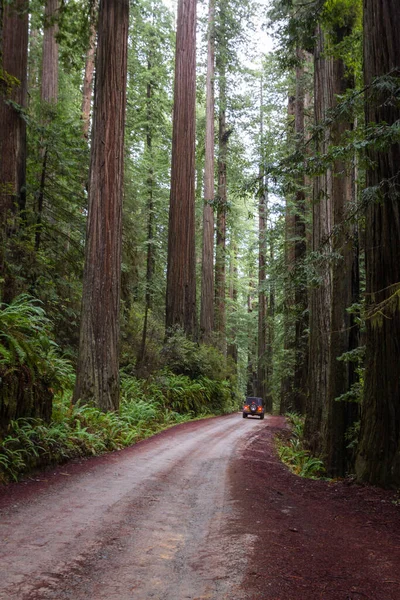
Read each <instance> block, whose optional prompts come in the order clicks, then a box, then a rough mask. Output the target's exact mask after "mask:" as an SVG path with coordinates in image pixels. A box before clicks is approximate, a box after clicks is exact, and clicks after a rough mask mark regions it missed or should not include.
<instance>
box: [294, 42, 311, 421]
mask: <svg viewBox="0 0 400 600" xmlns="http://www.w3.org/2000/svg"><path fill="white" fill-rule="evenodd" d="M297 58H298V60H299V62H300V65H299V66H298V67H297V69H296V101H295V133H296V145H297V149H298V151H299V152H303V147H304V140H305V132H304V98H305V93H304V66H303V63H304V60H305V57H304V52H303V51H302V50H300V49H298V50H297ZM297 185H298V189H297V191H296V198H295V215H294V234H295V243H294V263H295V264H294V269H295V277H296V288H295V298H294V303H295V310H296V323H295V342H294V344H295V368H294V380H293V401H292V405H293V407H294V409H295V411H296V412H298V413H299V414H304V412H305V406H306V398H307V391H308V390H307V383H308V294H307V277H306V274H305V268H304V261H305V258H306V251H307V246H306V195H305V189H304V188H305V176H304V173H302V174H300V175H299V177H298V181H297Z"/></svg>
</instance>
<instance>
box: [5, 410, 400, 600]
mask: <svg viewBox="0 0 400 600" xmlns="http://www.w3.org/2000/svg"><path fill="white" fill-rule="evenodd" d="M283 430H285V422H284V419H283V418H282V417H267V418H266V419H265V420H264V421H260V420H258V419H251V418H249V419H242V418H241V415H240V414H235V415H229V416H226V417H217V418H215V419H207V420H205V421H196V422H192V423H185V424H182V425H178V426H176V427H173V428H172V429H169V430H167V431H164V432H162V433H160V434H158V435H156V436H154V437H153V438H150V439H148V440H145V441H143V442H140V443H139V444H137V445H136V446H133V447H131V448H126V449H125V450H122V451H120V452H114V453H111V454H109V455H105V456H101V457H97V458H93V459H87V460H82V461H75V462H73V463H70V464H68V465H64V466H62V467H58V468H56V469H52V470H51V471H48V472H46V473H42V474H38V475H35V476H34V477H32V478H31V479H27V480H26V481H25V482H21V483H19V484H12V485H8V486H3V488H0V598H1V599H2V600H44V599H53V600H147V599H155V600H185V599H187V600H261V599H265V600H360V599H361V600H365V599H367V600H400V506H399V505H398V504H397V500H398V496H396V494H394V493H393V492H388V491H384V490H378V489H375V488H371V487H367V486H359V485H356V484H355V483H353V482H350V481H335V482H328V481H322V480H319V481H314V480H306V479H301V478H299V477H297V476H296V475H293V474H292V473H290V471H289V470H288V469H287V468H286V467H285V466H284V465H283V464H282V463H281V462H280V461H279V459H278V457H277V453H276V449H275V441H274V439H275V436H276V434H277V433H279V432H282V431H283Z"/></svg>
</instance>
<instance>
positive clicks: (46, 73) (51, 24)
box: [41, 0, 60, 103]
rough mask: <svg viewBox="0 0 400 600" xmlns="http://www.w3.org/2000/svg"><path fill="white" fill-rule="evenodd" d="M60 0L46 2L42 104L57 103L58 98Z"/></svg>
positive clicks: (47, 0)
mask: <svg viewBox="0 0 400 600" xmlns="http://www.w3.org/2000/svg"><path fill="white" fill-rule="evenodd" d="M59 10H60V6H59V0H46V7H45V13H44V19H45V21H44V33H43V58H42V85H41V100H42V102H47V103H55V102H57V97H58V42H57V34H58V16H59Z"/></svg>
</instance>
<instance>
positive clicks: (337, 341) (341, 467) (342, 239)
mask: <svg viewBox="0 0 400 600" xmlns="http://www.w3.org/2000/svg"><path fill="white" fill-rule="evenodd" d="M348 33H350V31H349V32H348ZM345 35H346V31H345V30H344V28H343V27H341V28H340V30H339V31H338V32H337V39H338V41H340V40H341V39H343V37H344V36H345ZM332 85H333V93H334V106H335V105H336V104H337V100H336V97H337V95H344V94H345V92H346V90H347V89H348V88H349V87H352V86H353V82H352V81H350V80H349V78H348V77H347V76H346V69H345V65H344V63H343V61H342V60H341V59H337V58H335V59H334V60H333V73H332ZM351 127H352V123H348V122H345V121H344V120H338V119H337V120H336V121H335V122H334V123H333V125H332V130H331V132H332V142H333V144H334V145H336V146H339V145H340V143H341V140H342V136H343V134H344V133H345V132H346V131H347V130H349V129H351ZM352 192H353V185H352V171H351V165H350V164H348V163H347V162H346V161H343V160H336V161H334V163H333V166H332V227H333V234H332V251H333V253H334V256H335V255H336V256H338V255H340V258H339V259H338V258H336V259H335V258H334V259H333V260H332V261H331V278H332V293H333V298H332V313H331V335H330V367H329V368H330V378H329V389H328V397H327V407H326V413H325V414H326V417H325V421H324V423H323V429H322V438H323V448H322V454H323V456H324V458H325V462H326V469H327V473H328V474H329V475H330V476H332V477H337V476H344V475H345V473H346V466H347V457H348V453H347V451H346V445H347V444H346V431H347V429H348V427H349V426H350V425H352V421H351V416H352V415H354V414H356V411H354V407H353V408H352V407H351V406H350V405H349V403H347V402H343V401H342V402H338V401H337V400H336V398H337V397H338V396H340V395H342V394H344V393H346V392H348V391H349V389H350V386H351V383H352V381H351V379H352V376H351V369H350V364H349V363H348V362H345V361H339V360H338V359H339V357H340V356H342V355H343V354H344V353H345V352H348V351H349V350H351V349H352V347H353V348H354V346H352V325H354V323H353V322H352V318H351V316H350V315H349V313H348V312H347V309H348V308H349V306H351V304H352V302H353V291H354V290H353V276H354V274H356V273H357V270H358V263H357V260H358V255H357V251H356V247H355V239H354V233H355V231H354V226H353V225H352V224H351V223H350V222H349V219H348V217H349V214H348V213H349V207H350V204H351V202H352ZM356 279H358V278H357V276H356Z"/></svg>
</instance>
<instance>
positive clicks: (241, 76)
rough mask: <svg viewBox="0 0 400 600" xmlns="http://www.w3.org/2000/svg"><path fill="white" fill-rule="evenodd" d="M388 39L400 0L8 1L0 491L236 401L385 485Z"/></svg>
mask: <svg viewBox="0 0 400 600" xmlns="http://www.w3.org/2000/svg"><path fill="white" fill-rule="evenodd" d="M260 23H261V24H263V26H264V27H268V28H269V31H270V32H271V35H273V36H274V37H275V50H274V51H273V52H268V53H267V52H265V53H264V52H261V54H260V48H259V47H258V46H257V44H256V43H254V40H256V39H258V36H257V35H256V33H255V32H256V31H257V30H258V29H259V27H260ZM399 30H400V8H399V7H398V6H397V3H396V0H387V2H385V6H383V3H382V2H380V1H379V0H364V1H362V0H312V1H311V2H309V3H306V4H304V3H302V2H300V1H298V0H271V2H270V3H269V5H268V6H264V5H258V4H257V3H256V2H253V0H246V2H238V1H237V0H232V1H231V2H227V0H210V2H209V4H207V5H206V4H203V3H198V5H197V15H196V2H195V1H194V0H188V1H186V2H183V1H182V0H180V1H179V3H178V12H177V15H175V14H173V13H172V12H171V11H170V10H169V8H167V7H166V6H165V5H164V4H163V3H162V2H161V0H138V1H137V2H135V3H132V4H129V2H128V1H127V0H121V1H120V2H114V1H113V0H101V1H100V5H98V3H97V1H96V0H91V1H90V2H81V1H78V0H68V1H65V2H59V0H47V1H46V2H45V3H44V4H42V3H41V2H38V1H36V0H31V1H28V0H14V1H13V2H11V3H9V2H6V1H5V0H2V2H1V13H0V31H1V36H0V58H1V71H0V85H1V106H0V113H1V116H0V119H1V123H2V129H1V132H0V148H1V164H0V219H1V221H0V235H1V250H0V267H1V280H0V291H1V301H2V304H1V311H0V336H1V340H0V375H1V381H0V428H1V432H2V434H1V436H0V445H1V446H0V450H1V454H0V466H1V467H2V468H3V470H4V473H5V475H4V478H7V477H18V476H19V474H20V473H21V472H23V471H24V470H26V469H27V468H31V467H32V466H35V465H37V464H42V462H46V461H49V462H51V461H54V460H63V459H66V458H69V457H71V456H76V455H80V454H85V453H92V452H100V451H104V450H106V449H113V448H118V447H121V446H123V445H127V444H129V443H133V442H134V441H135V440H137V439H140V438H141V437H143V436H144V435H148V434H149V433H151V432H152V431H154V430H156V429H157V428H159V427H165V426H167V425H169V424H171V423H175V422H179V421H180V420H182V419H186V418H193V417H195V416H202V415H206V414H219V413H225V412H230V411H233V410H237V409H238V408H239V407H240V403H241V402H242V400H243V398H244V396H245V395H246V394H247V395H257V396H261V397H263V398H264V401H265V404H266V407H267V410H268V411H269V412H272V411H276V412H280V413H281V414H286V413H288V412H292V413H297V414H298V415H301V416H302V417H304V432H303V443H304V445H305V448H306V449H307V450H306V451H307V453H308V454H309V455H312V456H317V457H318V458H319V459H320V460H321V461H322V462H323V465H324V469H325V473H326V474H327V475H328V476H333V477H337V476H345V475H347V474H352V473H356V475H357V477H358V479H359V480H363V481H369V482H371V483H374V484H378V485H383V486H398V485H399V483H400V405H399V398H400V376H399V371H398V364H399V359H400V356H399V353H400V347H399V339H400V331H399V329H400V317H399V292H400V287H399V286H400V283H399V282H400V273H399V269H400V267H399V265H400V256H399V248H400V231H399V228H400V225H399V223H400V215H399V181H398V178H399V165H400V161H399V159H400V156H399V154H400V146H399V117H400V97H399V96H400V92H399V90H400V86H399V81H400V80H399V69H400V41H399V38H398V34H397V32H398V31H399ZM196 31H197V49H196ZM261 50H262V49H261ZM94 81H95V84H94ZM99 431H100V432H101V433H100V434H99ZM49 432H50V433H49Z"/></svg>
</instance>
